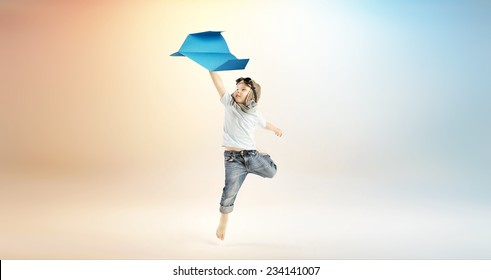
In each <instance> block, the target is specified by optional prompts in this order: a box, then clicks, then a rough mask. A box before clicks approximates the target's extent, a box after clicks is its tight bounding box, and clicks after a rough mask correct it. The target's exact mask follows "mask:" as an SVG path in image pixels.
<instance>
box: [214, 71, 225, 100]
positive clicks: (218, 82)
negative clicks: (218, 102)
mask: <svg viewBox="0 0 491 280" xmlns="http://www.w3.org/2000/svg"><path fill="white" fill-rule="evenodd" d="M210 76H211V79H212V80H213V84H214V85H215V88H216V89H217V91H218V94H219V95H220V98H222V96H223V95H224V94H225V87H224V86H223V81H222V77H220V75H219V74H218V73H217V72H213V71H210Z"/></svg>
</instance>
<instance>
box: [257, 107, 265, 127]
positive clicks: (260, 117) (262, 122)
mask: <svg viewBox="0 0 491 280" xmlns="http://www.w3.org/2000/svg"><path fill="white" fill-rule="evenodd" d="M257 123H258V124H259V126H260V127H262V128H265V127H266V120H265V119H264V117H263V115H262V114H261V113H260V112H259V111H258V112H257Z"/></svg>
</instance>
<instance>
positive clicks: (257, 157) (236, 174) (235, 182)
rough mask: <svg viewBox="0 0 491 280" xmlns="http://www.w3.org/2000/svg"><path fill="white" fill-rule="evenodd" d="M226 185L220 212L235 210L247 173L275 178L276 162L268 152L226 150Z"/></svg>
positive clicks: (226, 212)
mask: <svg viewBox="0 0 491 280" xmlns="http://www.w3.org/2000/svg"><path fill="white" fill-rule="evenodd" d="M223 155H224V158H225V187H224V188H223V192H222V199H221V201H220V212H221V213H223V214H228V213H230V212H232V211H233V210H234V201H235V198H236V197H237V193H238V192H239V190H240V187H241V186H242V183H243V182H244V180H245V178H246V176H247V174H249V173H252V174H256V175H259V176H261V177H264V178H273V176H274V175H275V174H276V169H277V168H276V164H275V163H274V162H273V160H272V159H271V157H270V156H269V155H268V154H261V153H259V152H258V151H256V150H244V151H225V152H224V153H223Z"/></svg>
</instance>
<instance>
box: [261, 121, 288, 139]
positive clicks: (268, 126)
mask: <svg viewBox="0 0 491 280" xmlns="http://www.w3.org/2000/svg"><path fill="white" fill-rule="evenodd" d="M264 128H265V129H267V130H271V131H273V132H274V134H276V136H279V137H281V136H282V135H283V131H281V129H279V128H277V127H276V126H274V124H272V123H270V122H266V126H265V127H264Z"/></svg>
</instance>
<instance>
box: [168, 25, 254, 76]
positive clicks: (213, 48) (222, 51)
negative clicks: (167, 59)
mask: <svg viewBox="0 0 491 280" xmlns="http://www.w3.org/2000/svg"><path fill="white" fill-rule="evenodd" d="M220 33H221V31H206V32H200V33H193V34H189V35H188V36H187V37H186V40H185V41H184V43H183V44H182V46H181V48H180V49H179V51H178V52H176V53H173V54H171V56H187V57H189V58H190V59H192V60H193V61H195V62H196V63H198V64H200V65H201V66H203V67H205V68H206V69H208V70H210V71H225V70H240V69H244V68H245V67H246V65H247V63H248V62H249V59H237V58H236V57H235V56H234V55H233V54H231V53H230V50H229V49H228V46H227V42H226V41H225V39H224V38H223V36H222V34H220Z"/></svg>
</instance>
